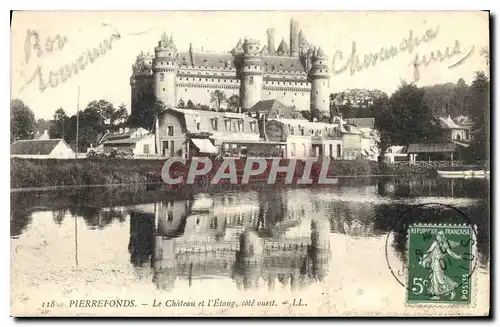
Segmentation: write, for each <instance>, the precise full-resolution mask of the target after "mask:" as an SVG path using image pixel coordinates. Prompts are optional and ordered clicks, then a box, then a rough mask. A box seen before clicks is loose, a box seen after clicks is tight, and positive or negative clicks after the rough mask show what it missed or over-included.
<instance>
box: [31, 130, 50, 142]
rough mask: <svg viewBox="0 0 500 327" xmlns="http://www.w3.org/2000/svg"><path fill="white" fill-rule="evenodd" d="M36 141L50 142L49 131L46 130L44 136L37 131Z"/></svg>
mask: <svg viewBox="0 0 500 327" xmlns="http://www.w3.org/2000/svg"><path fill="white" fill-rule="evenodd" d="M33 139H34V140H49V139H50V137H49V131H48V130H44V131H43V134H42V133H40V132H39V131H36V133H35V136H34V137H33Z"/></svg>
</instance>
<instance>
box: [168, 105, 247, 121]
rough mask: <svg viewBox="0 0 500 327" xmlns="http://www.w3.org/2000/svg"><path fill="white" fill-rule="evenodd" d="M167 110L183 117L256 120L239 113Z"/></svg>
mask: <svg viewBox="0 0 500 327" xmlns="http://www.w3.org/2000/svg"><path fill="white" fill-rule="evenodd" d="M167 110H172V111H175V112H178V113H181V114H183V115H193V116H210V117H222V118H237V119H244V120H252V121H253V120H255V118H252V117H249V116H248V115H246V114H240V113H237V112H222V111H211V110H196V109H181V108H169V109H166V110H165V111H167Z"/></svg>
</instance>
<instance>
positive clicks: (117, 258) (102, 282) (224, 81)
mask: <svg viewBox="0 0 500 327" xmlns="http://www.w3.org/2000/svg"><path fill="white" fill-rule="evenodd" d="M489 26H490V17H489V13H488V12H487V11H467V12H465V11H464V12H460V11H442V12H437V11H436V12H431V11H429V12H424V11H420V12H411V11H406V12H396V11H391V12H382V11H380V12H369V11H367V12H340V11H337V12H336V11H323V12H321V11H305V12H298V11H293V12H292V11H137V12H132V11H130V12H125V11H93V12H90V11H88V12H86V11H81V12H70V11H64V12H63V11H61V12H58V11H52V12H42V11H38V12H37V11H30V12H23V11H18V12H14V14H13V18H12V26H11V103H10V115H11V117H10V119H11V123H10V177H11V179H10V197H11V198H10V237H11V239H10V244H11V250H10V255H11V264H10V265H11V268H10V275H11V277H10V278H11V279H10V280H11V293H10V299H11V315H12V316H15V317H56V316H65V317H83V316H101V317H102V316H111V317H125V316H129V317H132V316H137V317H142V316H155V317H172V316H183V317H199V316H204V317H205V316H206V317H209V316H210V317H214V316H217V317H234V316H290V317H316V316H330V317H360V316H363V317H389V316H391V317H392V316H404V317H420V316H432V317H435V316H439V317H452V316H487V315H489V313H490V280H491V276H490V262H491V259H490V236H491V231H490V192H489V190H490V78H491V77H490V67H489V61H490V43H489V34H490V33H489V28H490V27H489Z"/></svg>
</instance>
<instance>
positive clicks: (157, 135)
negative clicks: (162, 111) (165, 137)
mask: <svg viewBox="0 0 500 327" xmlns="http://www.w3.org/2000/svg"><path fill="white" fill-rule="evenodd" d="M159 129H160V120H159V119H158V117H156V118H155V150H156V151H155V153H156V154H161V151H160V132H159Z"/></svg>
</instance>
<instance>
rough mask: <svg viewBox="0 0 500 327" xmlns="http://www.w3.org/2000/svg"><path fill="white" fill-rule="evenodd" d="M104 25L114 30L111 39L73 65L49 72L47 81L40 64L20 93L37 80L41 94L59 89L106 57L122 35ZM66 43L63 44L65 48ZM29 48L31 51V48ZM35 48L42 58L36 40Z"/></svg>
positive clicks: (85, 53)
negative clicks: (51, 89)
mask: <svg viewBox="0 0 500 327" xmlns="http://www.w3.org/2000/svg"><path fill="white" fill-rule="evenodd" d="M103 25H104V26H107V27H110V28H112V29H114V33H112V34H111V35H110V36H109V37H107V38H105V39H104V40H102V41H101V42H100V43H99V44H98V45H97V46H96V47H94V48H90V49H87V50H86V51H84V52H82V54H81V55H80V56H79V57H78V58H77V59H75V60H74V61H72V62H71V63H68V64H65V65H62V66H60V67H59V68H57V69H54V70H49V72H48V77H47V79H45V78H44V74H43V71H42V65H40V64H39V65H37V66H36V68H35V70H34V72H33V74H32V75H31V77H30V78H29V79H27V80H26V83H25V84H24V86H23V87H22V88H21V90H20V92H21V91H23V90H24V89H25V88H26V87H27V86H28V85H29V84H31V83H33V82H34V81H35V80H38V88H39V90H40V91H41V92H44V91H45V90H46V89H47V88H50V87H52V88H55V87H57V85H58V84H60V83H64V82H65V81H66V80H67V79H68V78H70V77H71V76H73V75H76V74H78V73H79V72H81V71H83V70H85V68H86V67H87V66H88V65H89V64H91V63H93V62H94V61H95V60H96V59H98V58H99V57H101V56H104V55H105V54H106V52H107V51H108V50H111V48H112V46H113V42H114V41H115V40H119V39H120V38H121V36H120V33H119V32H118V31H117V30H116V29H115V28H114V27H112V26H110V25H107V24H103ZM66 41H67V39H66ZM66 41H65V42H66ZM65 42H64V43H65ZM64 43H62V44H63V46H64ZM30 44H31V40H30ZM29 48H30V51H31V46H30V47H29ZM34 48H35V49H36V50H37V56H41V55H42V54H43V51H42V50H41V48H40V46H39V43H37V41H36V39H35V43H34ZM60 48H62V47H60ZM25 50H26V48H25ZM40 51H42V52H40ZM38 54H40V55H38ZM25 58H28V56H26V57H25ZM28 60H29V58H28Z"/></svg>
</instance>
